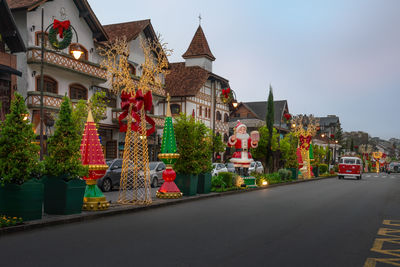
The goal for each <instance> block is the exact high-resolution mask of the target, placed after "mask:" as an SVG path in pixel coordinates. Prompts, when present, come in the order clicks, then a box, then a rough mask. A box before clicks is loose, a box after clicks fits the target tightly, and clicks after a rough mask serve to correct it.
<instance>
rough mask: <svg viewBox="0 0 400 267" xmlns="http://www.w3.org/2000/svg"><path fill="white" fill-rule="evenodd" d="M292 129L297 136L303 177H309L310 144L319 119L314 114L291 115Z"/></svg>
mask: <svg viewBox="0 0 400 267" xmlns="http://www.w3.org/2000/svg"><path fill="white" fill-rule="evenodd" d="M291 123H292V131H293V133H294V134H295V135H296V136H297V137H298V138H299V148H300V152H301V158H302V161H303V167H302V168H301V169H300V171H301V173H302V175H303V178H304V179H310V178H311V177H312V175H311V159H310V151H309V150H310V145H311V140H312V138H313V136H314V135H315V134H316V133H317V131H318V127H319V119H317V118H315V117H314V115H308V116H306V115H297V116H293V117H292V120H291Z"/></svg>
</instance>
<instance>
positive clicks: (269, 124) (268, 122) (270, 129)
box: [265, 85, 274, 168]
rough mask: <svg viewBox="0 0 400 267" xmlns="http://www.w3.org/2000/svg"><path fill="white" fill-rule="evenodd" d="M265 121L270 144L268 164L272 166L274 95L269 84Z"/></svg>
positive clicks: (268, 147)
mask: <svg viewBox="0 0 400 267" xmlns="http://www.w3.org/2000/svg"><path fill="white" fill-rule="evenodd" d="M265 122H266V125H267V128H268V132H269V136H268V146H267V157H266V162H265V163H266V166H268V167H269V168H270V167H271V164H270V162H271V157H272V149H271V146H272V135H273V129H274V95H273V92H272V86H271V85H269V95H268V102H267V115H266V118H265Z"/></svg>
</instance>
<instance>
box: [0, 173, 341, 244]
mask: <svg viewBox="0 0 400 267" xmlns="http://www.w3.org/2000/svg"><path fill="white" fill-rule="evenodd" d="M336 177H337V176H333V177H323V178H322V177H321V178H314V179H308V180H296V181H291V182H286V183H280V184H272V185H268V186H265V187H257V188H248V189H241V190H235V191H227V192H218V193H216V192H211V193H209V194H206V195H196V196H190V197H183V198H179V199H173V200H171V199H169V200H158V199H157V200H156V202H153V204H151V205H148V206H131V205H115V206H113V205H111V207H110V209H109V210H105V211H96V212H88V213H80V214H72V215H64V216H63V215H57V216H62V217H61V218H59V217H58V218H46V219H41V220H36V221H28V222H25V223H23V224H21V225H16V226H10V227H5V228H0V237H1V236H4V235H7V234H12V233H18V232H23V231H29V230H33V229H39V228H44V227H48V226H55V225H62V224H67V223H75V222H84V221H90V220H94V219H97V218H104V217H109V216H113V215H118V214H127V213H134V212H139V211H144V210H148V209H154V208H161V207H165V206H172V205H177V204H180V203H186V202H191V201H196V200H201V199H208V198H214V197H223V196H228V195H234V194H240V193H246V192H254V191H258V190H265V189H269V188H273V187H278V186H285V185H292V184H298V183H305V182H312V181H319V180H324V179H329V178H336Z"/></svg>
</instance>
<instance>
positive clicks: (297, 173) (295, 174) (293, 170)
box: [288, 168, 299, 180]
mask: <svg viewBox="0 0 400 267" xmlns="http://www.w3.org/2000/svg"><path fill="white" fill-rule="evenodd" d="M288 170H290V171H291V172H292V179H293V180H297V178H298V177H299V171H298V170H297V169H295V168H288Z"/></svg>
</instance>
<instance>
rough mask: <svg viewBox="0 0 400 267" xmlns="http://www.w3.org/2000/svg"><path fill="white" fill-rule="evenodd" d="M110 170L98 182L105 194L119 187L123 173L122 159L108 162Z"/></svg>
mask: <svg viewBox="0 0 400 267" xmlns="http://www.w3.org/2000/svg"><path fill="white" fill-rule="evenodd" d="M107 165H108V169H107V171H106V174H105V175H104V176H103V177H102V178H100V179H98V180H97V185H98V186H99V187H100V188H101V190H102V191H103V192H108V191H111V190H112V188H113V187H114V186H119V181H120V180H121V171H122V159H114V160H112V161H107Z"/></svg>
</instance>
